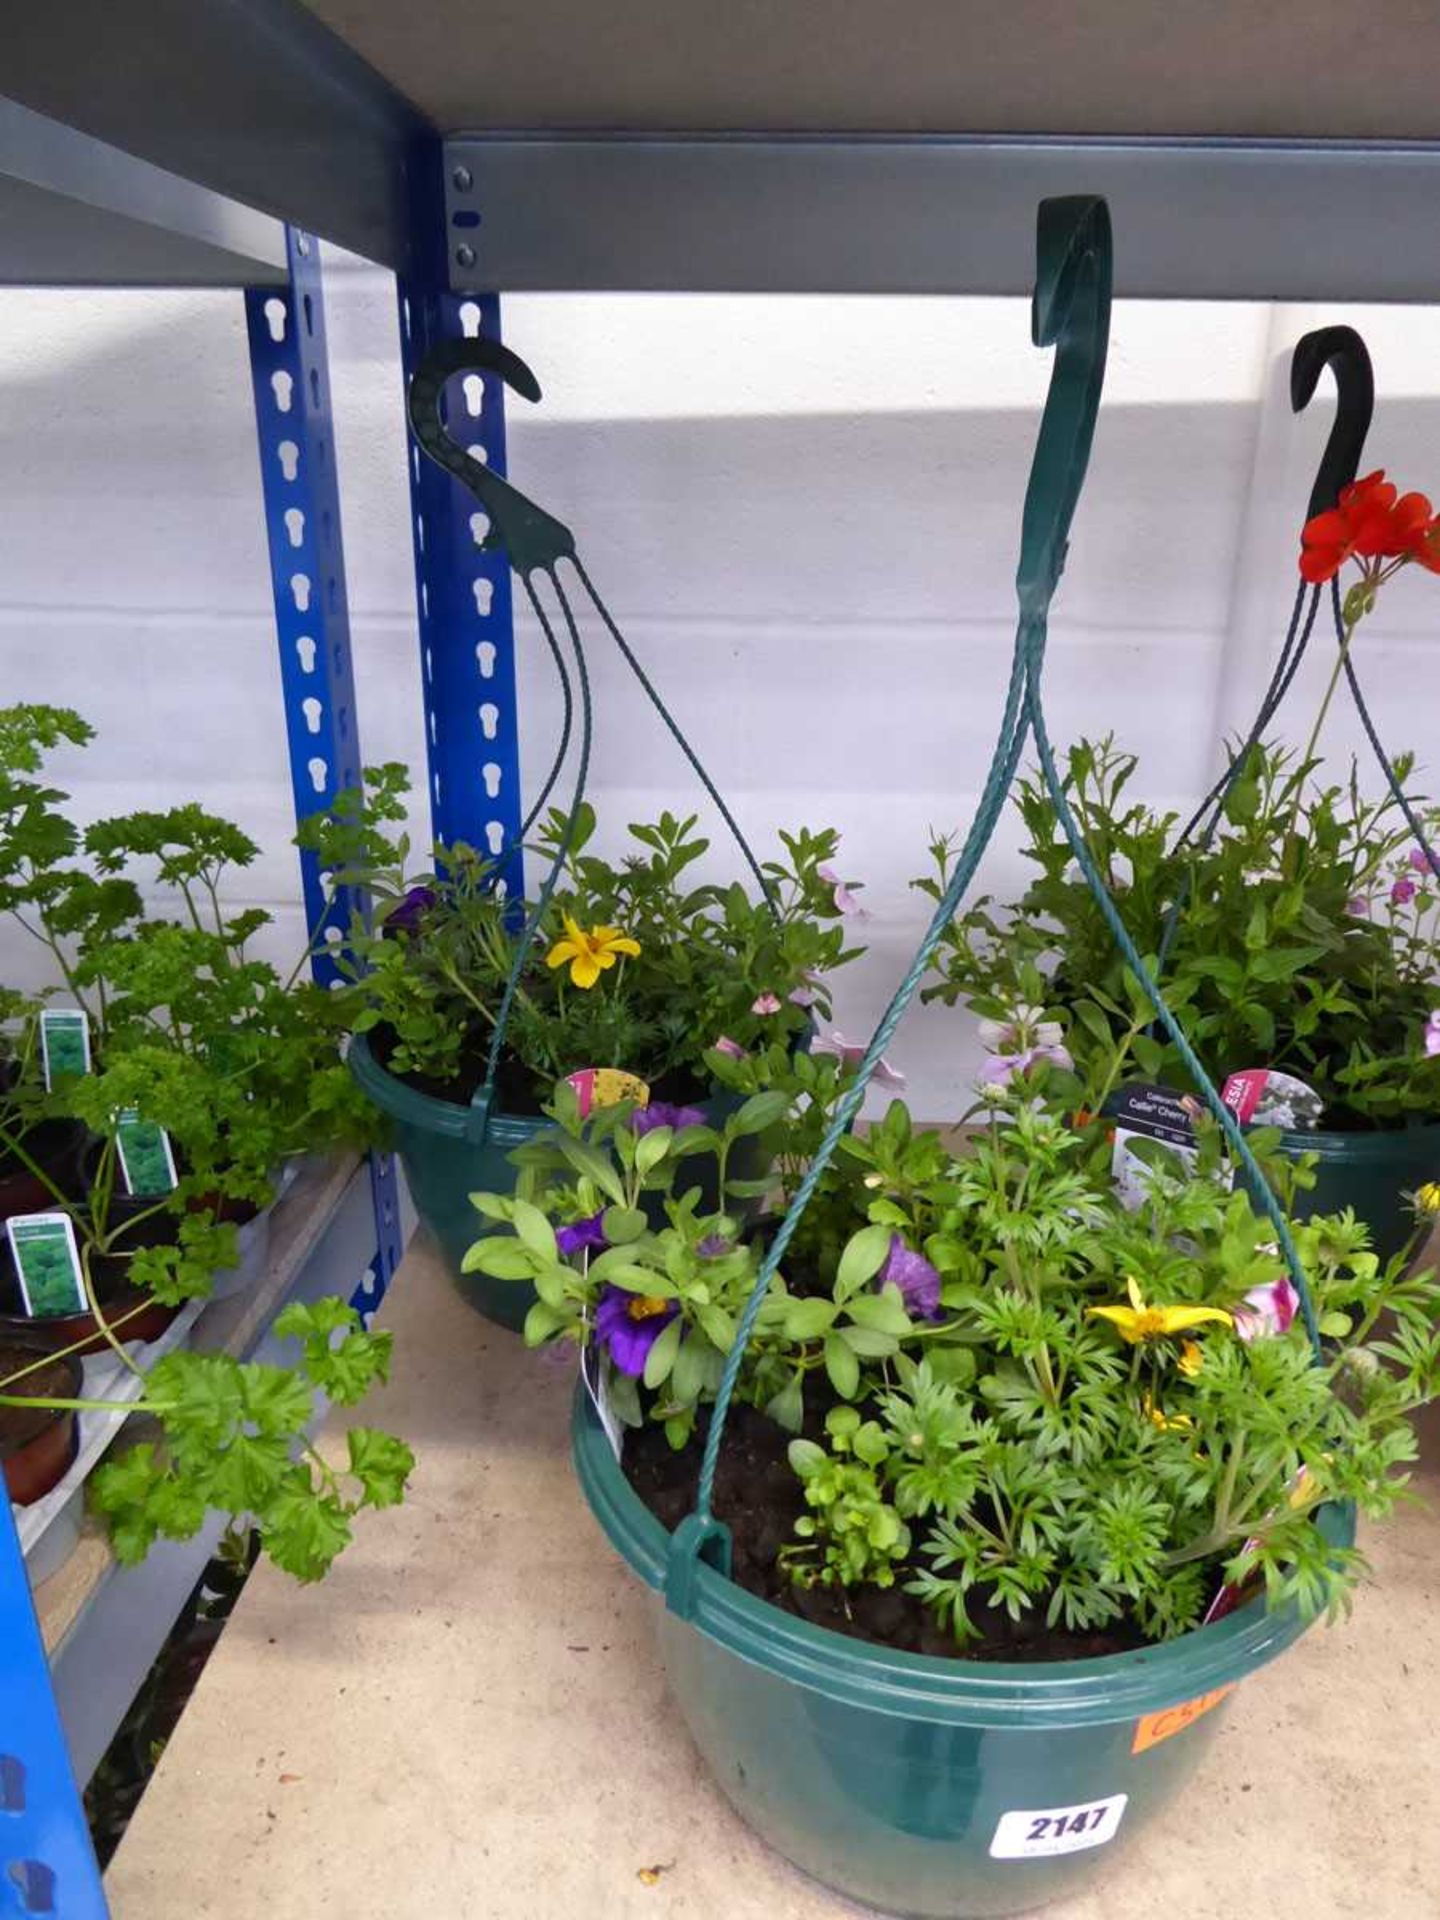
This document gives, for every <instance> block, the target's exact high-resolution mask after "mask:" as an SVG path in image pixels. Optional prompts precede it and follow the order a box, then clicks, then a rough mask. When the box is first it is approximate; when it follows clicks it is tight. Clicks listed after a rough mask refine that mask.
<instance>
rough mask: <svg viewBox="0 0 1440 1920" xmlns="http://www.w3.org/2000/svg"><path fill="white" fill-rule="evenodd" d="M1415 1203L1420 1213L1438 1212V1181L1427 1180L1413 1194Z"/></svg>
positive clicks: (1439, 1183)
mask: <svg viewBox="0 0 1440 1920" xmlns="http://www.w3.org/2000/svg"><path fill="white" fill-rule="evenodd" d="M1415 1205H1416V1206H1417V1207H1418V1208H1419V1210H1420V1212H1421V1213H1440V1182H1437V1181H1435V1180H1427V1181H1426V1182H1425V1184H1424V1186H1423V1187H1421V1189H1420V1191H1419V1192H1418V1193H1417V1194H1416V1195H1415Z"/></svg>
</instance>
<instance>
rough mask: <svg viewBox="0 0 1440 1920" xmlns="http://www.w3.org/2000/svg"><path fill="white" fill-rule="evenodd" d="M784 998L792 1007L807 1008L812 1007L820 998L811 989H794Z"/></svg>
mask: <svg viewBox="0 0 1440 1920" xmlns="http://www.w3.org/2000/svg"><path fill="white" fill-rule="evenodd" d="M785 998H786V999H787V1000H788V1001H789V1002H790V1004H791V1006H792V1007H806V1008H809V1007H813V1006H814V1004H815V1002H816V1001H817V1000H818V999H819V998H820V996H819V994H818V993H816V991H815V989H814V988H813V987H794V988H792V989H791V991H790V992H789V993H787V994H786V996H785Z"/></svg>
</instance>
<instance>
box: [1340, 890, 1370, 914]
mask: <svg viewBox="0 0 1440 1920" xmlns="http://www.w3.org/2000/svg"><path fill="white" fill-rule="evenodd" d="M1345 911H1346V913H1348V914H1349V916H1350V918H1351V919H1352V920H1368V919H1369V918H1370V902H1369V900H1368V899H1367V898H1366V896H1365V895H1364V894H1363V893H1355V894H1352V895H1351V896H1350V898H1349V899H1348V900H1347V901H1346V902H1345Z"/></svg>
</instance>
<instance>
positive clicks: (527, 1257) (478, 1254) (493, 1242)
mask: <svg viewBox="0 0 1440 1920" xmlns="http://www.w3.org/2000/svg"><path fill="white" fill-rule="evenodd" d="M460 1271H461V1272H462V1273H488V1274H489V1276H490V1278H491V1279H492V1280H528V1279H529V1278H530V1276H531V1275H532V1274H533V1273H534V1271H535V1256H534V1254H533V1253H531V1251H530V1249H529V1248H528V1247H524V1246H521V1244H520V1242H519V1241H518V1240H512V1239H511V1238H510V1236H509V1234H505V1233H487V1234H486V1235H485V1236H484V1237H483V1238H482V1239H480V1240H477V1241H476V1242H475V1244H474V1245H473V1246H471V1247H467V1248H466V1249H465V1251H464V1253H463V1254H462V1255H461V1258H460Z"/></svg>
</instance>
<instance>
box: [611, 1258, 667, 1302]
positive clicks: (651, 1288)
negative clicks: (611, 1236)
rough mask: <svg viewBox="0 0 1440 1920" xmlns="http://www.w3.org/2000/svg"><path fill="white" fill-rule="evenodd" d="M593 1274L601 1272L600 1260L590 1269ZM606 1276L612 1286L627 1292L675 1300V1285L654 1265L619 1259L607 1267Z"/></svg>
mask: <svg viewBox="0 0 1440 1920" xmlns="http://www.w3.org/2000/svg"><path fill="white" fill-rule="evenodd" d="M590 1271H591V1273H592V1274H595V1273H598V1272H599V1265H598V1262H597V1264H596V1265H595V1266H593V1267H592V1268H591V1269H590ZM604 1278H605V1279H606V1280H607V1281H608V1282H609V1284H610V1285H611V1286H612V1287H621V1288H623V1289H624V1291H625V1292H626V1293H648V1294H653V1295H654V1297H655V1298H656V1299H657V1300H673V1299H674V1298H675V1286H674V1283H673V1281H670V1280H667V1279H666V1277H665V1275H664V1274H663V1273H657V1272H656V1271H655V1269H654V1268H653V1267H641V1266H636V1265H635V1264H634V1263H633V1262H629V1261H618V1262H617V1263H616V1264H615V1265H614V1266H613V1267H606V1269H605V1273H604Z"/></svg>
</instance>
